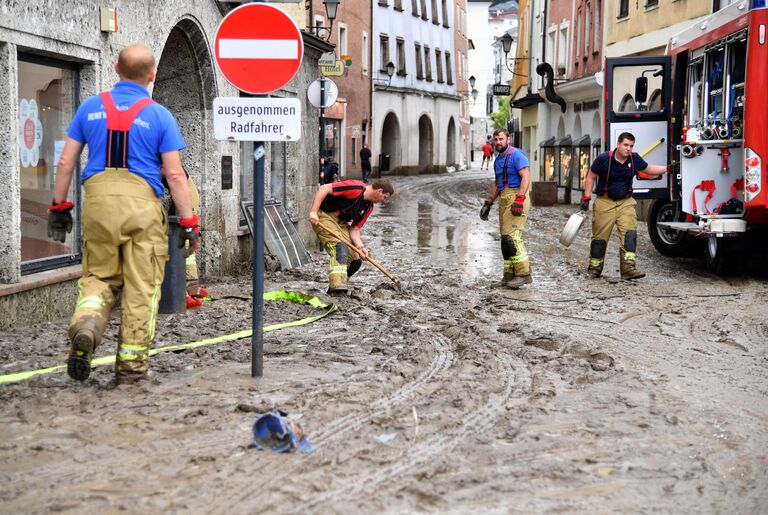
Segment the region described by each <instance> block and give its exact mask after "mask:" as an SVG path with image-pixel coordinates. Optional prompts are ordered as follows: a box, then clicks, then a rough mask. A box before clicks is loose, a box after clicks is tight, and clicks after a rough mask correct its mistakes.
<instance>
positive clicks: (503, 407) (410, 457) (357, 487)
mask: <svg viewBox="0 0 768 515" xmlns="http://www.w3.org/2000/svg"><path fill="white" fill-rule="evenodd" d="M486 347H487V348H488V349H489V350H496V349H490V346H486ZM495 358H496V363H497V368H498V370H499V376H500V378H501V379H502V381H503V384H504V387H503V390H502V391H501V392H500V393H493V394H491V395H490V396H489V398H488V400H487V402H486V403H485V404H484V405H483V406H481V407H480V408H476V409H472V411H471V414H470V415H469V416H468V417H466V418H462V423H461V425H460V426H458V427H457V428H450V429H446V430H444V431H442V432H441V433H440V434H439V435H437V436H436V437H434V438H431V439H430V440H429V441H428V442H427V443H426V444H423V445H418V446H416V445H414V446H412V447H411V449H409V451H412V452H408V453H407V454H404V459H401V460H398V461H396V462H395V463H392V464H390V465H386V466H382V467H379V468H377V469H376V470H375V471H373V472H371V473H368V474H358V475H356V476H355V477H354V478H352V479H350V478H345V479H344V485H343V486H341V487H338V488H335V489H331V490H326V491H325V492H323V493H322V494H321V495H319V496H313V497H312V498H310V499H307V500H306V501H307V502H308V504H307V506H308V508H310V509H312V508H315V507H317V506H318V505H320V504H323V503H326V502H329V501H338V500H340V499H345V498H349V497H352V496H355V495H358V494H361V493H364V492H369V491H371V490H372V489H374V488H376V487H377V486H378V485H380V484H382V483H384V482H387V481H389V480H391V479H393V478H400V477H401V476H402V474H403V473H405V472H408V471H409V470H411V469H413V468H415V467H417V466H419V465H422V464H424V463H425V462H426V461H427V460H429V459H430V458H433V457H435V456H437V455H440V454H444V453H447V452H449V451H451V450H452V449H453V448H454V447H456V446H457V445H459V444H461V443H464V442H466V441H467V438H468V437H469V435H470V434H471V433H474V432H476V431H477V428H478V427H483V426H488V425H489V424H493V422H494V421H496V420H497V419H498V418H499V417H500V416H501V415H502V414H503V413H504V412H506V411H507V409H508V407H509V400H510V398H511V397H512V396H513V394H514V393H519V394H521V396H520V399H519V402H526V400H525V397H524V396H523V395H524V394H527V393H528V391H529V390H530V385H531V376H530V372H529V370H528V367H527V365H526V364H524V363H523V362H521V361H520V360H517V359H516V358H513V356H511V355H510V354H508V353H506V352H505V353H498V354H496V356H495ZM513 361H517V362H518V363H519V365H518V366H517V367H515V366H513Z"/></svg>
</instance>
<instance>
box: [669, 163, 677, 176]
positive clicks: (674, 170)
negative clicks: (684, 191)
mask: <svg viewBox="0 0 768 515" xmlns="http://www.w3.org/2000/svg"><path fill="white" fill-rule="evenodd" d="M679 172H680V162H679V161H672V162H671V163H669V164H668V165H667V173H672V174H675V175H677V174H678V173H679Z"/></svg>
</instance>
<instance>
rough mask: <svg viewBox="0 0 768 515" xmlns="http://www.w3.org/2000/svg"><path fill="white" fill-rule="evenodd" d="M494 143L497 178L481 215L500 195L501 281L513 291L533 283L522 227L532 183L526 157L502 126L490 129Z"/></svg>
mask: <svg viewBox="0 0 768 515" xmlns="http://www.w3.org/2000/svg"><path fill="white" fill-rule="evenodd" d="M493 143H494V147H495V149H496V152H497V156H496V160H495V161H494V163H493V170H494V173H495V175H496V178H495V180H494V182H493V184H492V185H491V190H490V193H489V194H488V199H487V200H485V201H484V202H483V207H482V208H481V209H480V218H482V219H483V220H487V219H488V213H490V211H491V206H492V205H493V203H494V202H495V200H496V198H497V197H500V198H501V201H500V202H499V228H500V229H499V230H500V232H501V254H502V256H503V257H504V278H503V283H504V284H505V285H506V286H507V287H508V288H512V289H513V290H516V289H518V288H520V287H521V286H524V285H526V284H530V283H531V282H533V278H532V277H531V265H530V262H529V260H528V251H527V250H526V248H525V243H524V242H523V230H524V229H525V222H526V220H528V211H529V210H530V208H531V201H530V199H529V198H528V197H527V195H526V194H527V193H528V187H529V186H530V184H531V171H530V168H529V165H528V156H526V155H525V152H523V151H522V150H520V149H519V148H515V147H513V146H512V145H510V144H509V133H508V132H507V131H506V130H505V129H496V130H495V131H494V132H493Z"/></svg>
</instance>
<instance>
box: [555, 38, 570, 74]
mask: <svg viewBox="0 0 768 515" xmlns="http://www.w3.org/2000/svg"><path fill="white" fill-rule="evenodd" d="M558 45H559V48H558V50H557V70H556V71H557V74H558V75H561V76H562V75H565V67H566V65H567V63H568V27H561V28H560V40H559V41H558Z"/></svg>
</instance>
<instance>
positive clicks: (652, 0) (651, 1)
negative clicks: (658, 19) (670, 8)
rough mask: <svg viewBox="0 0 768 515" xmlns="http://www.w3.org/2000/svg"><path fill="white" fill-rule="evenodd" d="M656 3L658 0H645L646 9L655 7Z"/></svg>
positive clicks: (657, 3)
mask: <svg viewBox="0 0 768 515" xmlns="http://www.w3.org/2000/svg"><path fill="white" fill-rule="evenodd" d="M658 5H659V0H645V8H646V9H648V8H650V7H657V6H658Z"/></svg>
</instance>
